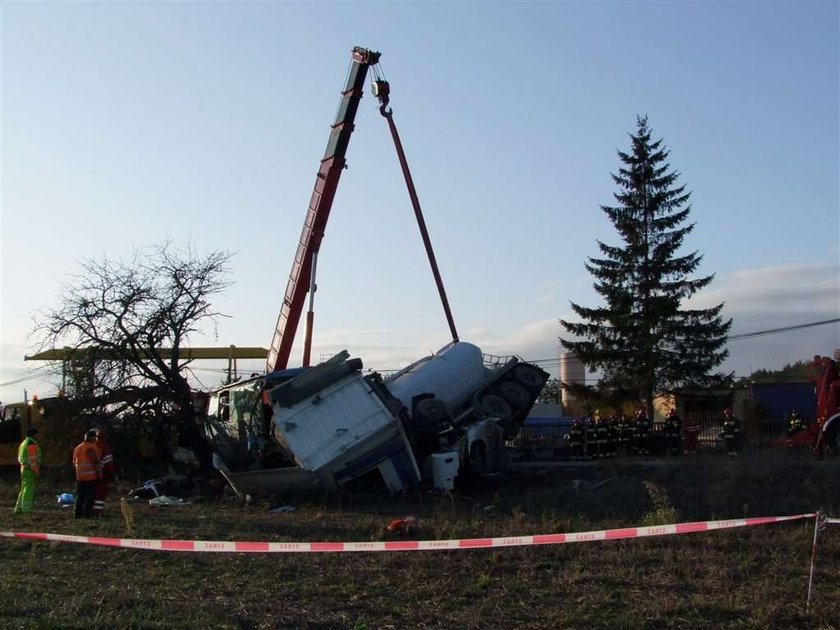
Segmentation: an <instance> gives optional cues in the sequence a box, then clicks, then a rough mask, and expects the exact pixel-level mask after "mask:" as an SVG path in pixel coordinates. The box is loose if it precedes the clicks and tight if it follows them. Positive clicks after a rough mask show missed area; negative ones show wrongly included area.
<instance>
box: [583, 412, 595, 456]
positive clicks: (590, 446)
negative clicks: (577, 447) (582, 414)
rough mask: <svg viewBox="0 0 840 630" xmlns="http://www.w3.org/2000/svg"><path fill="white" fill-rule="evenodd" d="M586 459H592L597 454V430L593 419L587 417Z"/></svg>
mask: <svg viewBox="0 0 840 630" xmlns="http://www.w3.org/2000/svg"><path fill="white" fill-rule="evenodd" d="M585 436H586V459H594V458H595V457H596V455H597V454H598V429H597V427H596V426H595V418H594V417H593V416H589V417H588V418H587V419H586V433H585Z"/></svg>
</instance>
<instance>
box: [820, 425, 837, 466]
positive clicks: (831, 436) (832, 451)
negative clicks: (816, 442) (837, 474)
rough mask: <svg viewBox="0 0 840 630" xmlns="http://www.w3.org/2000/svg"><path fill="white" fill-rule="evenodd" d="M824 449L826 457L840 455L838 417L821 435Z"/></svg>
mask: <svg viewBox="0 0 840 630" xmlns="http://www.w3.org/2000/svg"><path fill="white" fill-rule="evenodd" d="M823 444H824V449H823V450H824V451H825V454H826V455H827V456H828V457H840V419H835V420H834V421H833V422H831V423H830V424H829V425H828V427H827V428H826V431H825V434H824V435H823Z"/></svg>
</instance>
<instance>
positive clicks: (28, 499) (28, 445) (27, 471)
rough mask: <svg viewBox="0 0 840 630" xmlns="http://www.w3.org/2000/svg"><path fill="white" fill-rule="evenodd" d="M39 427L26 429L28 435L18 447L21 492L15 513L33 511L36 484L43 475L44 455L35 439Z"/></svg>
mask: <svg viewBox="0 0 840 630" xmlns="http://www.w3.org/2000/svg"><path fill="white" fill-rule="evenodd" d="M36 433H38V429H36V428H34V427H33V428H30V429H28V430H27V431H26V437H25V438H24V439H23V442H21V443H20V446H19V447H18V463H19V464H20V494H18V498H17V503H15V514H23V513H24V512H31V511H32V504H33V503H34V502H35V486H36V485H37V483H38V477H40V476H41V464H42V463H43V455H42V453H41V447H40V446H38V442H36V441H35V434H36Z"/></svg>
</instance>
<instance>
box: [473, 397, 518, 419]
mask: <svg viewBox="0 0 840 630" xmlns="http://www.w3.org/2000/svg"><path fill="white" fill-rule="evenodd" d="M478 406H479V408H480V409H481V411H483V412H484V414H485V415H488V416H494V417H496V418H499V420H507V419H508V418H510V417H511V416H512V415H513V410H512V409H511V408H510V405H509V404H508V403H507V401H506V400H505V399H504V398H502V397H501V396H497V395H496V394H484V396H482V397H481V398H480V399H479V401H478Z"/></svg>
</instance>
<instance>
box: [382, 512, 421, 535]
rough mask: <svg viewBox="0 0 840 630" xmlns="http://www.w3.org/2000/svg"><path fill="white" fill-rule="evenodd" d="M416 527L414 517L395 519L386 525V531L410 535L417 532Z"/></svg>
mask: <svg viewBox="0 0 840 630" xmlns="http://www.w3.org/2000/svg"><path fill="white" fill-rule="evenodd" d="M418 527H419V526H418V524H417V519H416V518H415V517H414V516H405V517H403V518H395V519H394V520H393V521H391V522H390V523H388V527H387V528H386V529H387V530H388V531H389V532H392V533H395V534H411V533H413V532H415V531H417V529H418Z"/></svg>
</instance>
